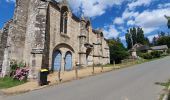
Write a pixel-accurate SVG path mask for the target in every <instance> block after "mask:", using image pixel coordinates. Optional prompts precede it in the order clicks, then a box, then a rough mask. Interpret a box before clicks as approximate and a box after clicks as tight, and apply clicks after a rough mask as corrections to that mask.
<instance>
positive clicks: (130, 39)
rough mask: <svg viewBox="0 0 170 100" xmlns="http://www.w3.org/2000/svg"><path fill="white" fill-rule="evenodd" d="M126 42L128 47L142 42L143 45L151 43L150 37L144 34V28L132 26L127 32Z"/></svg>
mask: <svg viewBox="0 0 170 100" xmlns="http://www.w3.org/2000/svg"><path fill="white" fill-rule="evenodd" d="M126 42H127V47H128V49H130V48H132V45H134V44H136V43H140V44H143V45H149V39H148V38H146V37H145V36H144V31H143V29H142V28H139V27H138V28H135V27H133V28H130V29H129V30H128V31H127V33H126Z"/></svg>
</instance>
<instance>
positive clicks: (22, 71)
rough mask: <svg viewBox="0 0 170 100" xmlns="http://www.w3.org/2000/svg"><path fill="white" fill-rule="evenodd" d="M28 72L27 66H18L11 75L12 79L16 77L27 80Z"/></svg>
mask: <svg viewBox="0 0 170 100" xmlns="http://www.w3.org/2000/svg"><path fill="white" fill-rule="evenodd" d="M28 73H29V69H28V68H26V67H25V68H18V69H17V70H16V71H15V74H14V76H13V78H14V79H17V80H20V81H22V80H27V76H28Z"/></svg>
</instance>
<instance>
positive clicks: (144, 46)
mask: <svg viewBox="0 0 170 100" xmlns="http://www.w3.org/2000/svg"><path fill="white" fill-rule="evenodd" d="M144 50H151V48H150V47H149V46H147V45H143V46H140V47H138V48H137V51H144Z"/></svg>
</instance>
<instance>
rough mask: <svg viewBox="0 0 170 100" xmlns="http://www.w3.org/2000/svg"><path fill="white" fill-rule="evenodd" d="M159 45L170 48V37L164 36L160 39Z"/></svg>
mask: <svg viewBox="0 0 170 100" xmlns="http://www.w3.org/2000/svg"><path fill="white" fill-rule="evenodd" d="M157 45H167V46H168V47H169V48H170V36H163V37H160V38H158V40H157Z"/></svg>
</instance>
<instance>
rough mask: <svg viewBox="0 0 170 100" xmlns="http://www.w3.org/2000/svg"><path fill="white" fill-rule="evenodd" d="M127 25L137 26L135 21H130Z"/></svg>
mask: <svg viewBox="0 0 170 100" xmlns="http://www.w3.org/2000/svg"><path fill="white" fill-rule="evenodd" d="M127 25H135V21H134V20H129V21H128V22H127Z"/></svg>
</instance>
